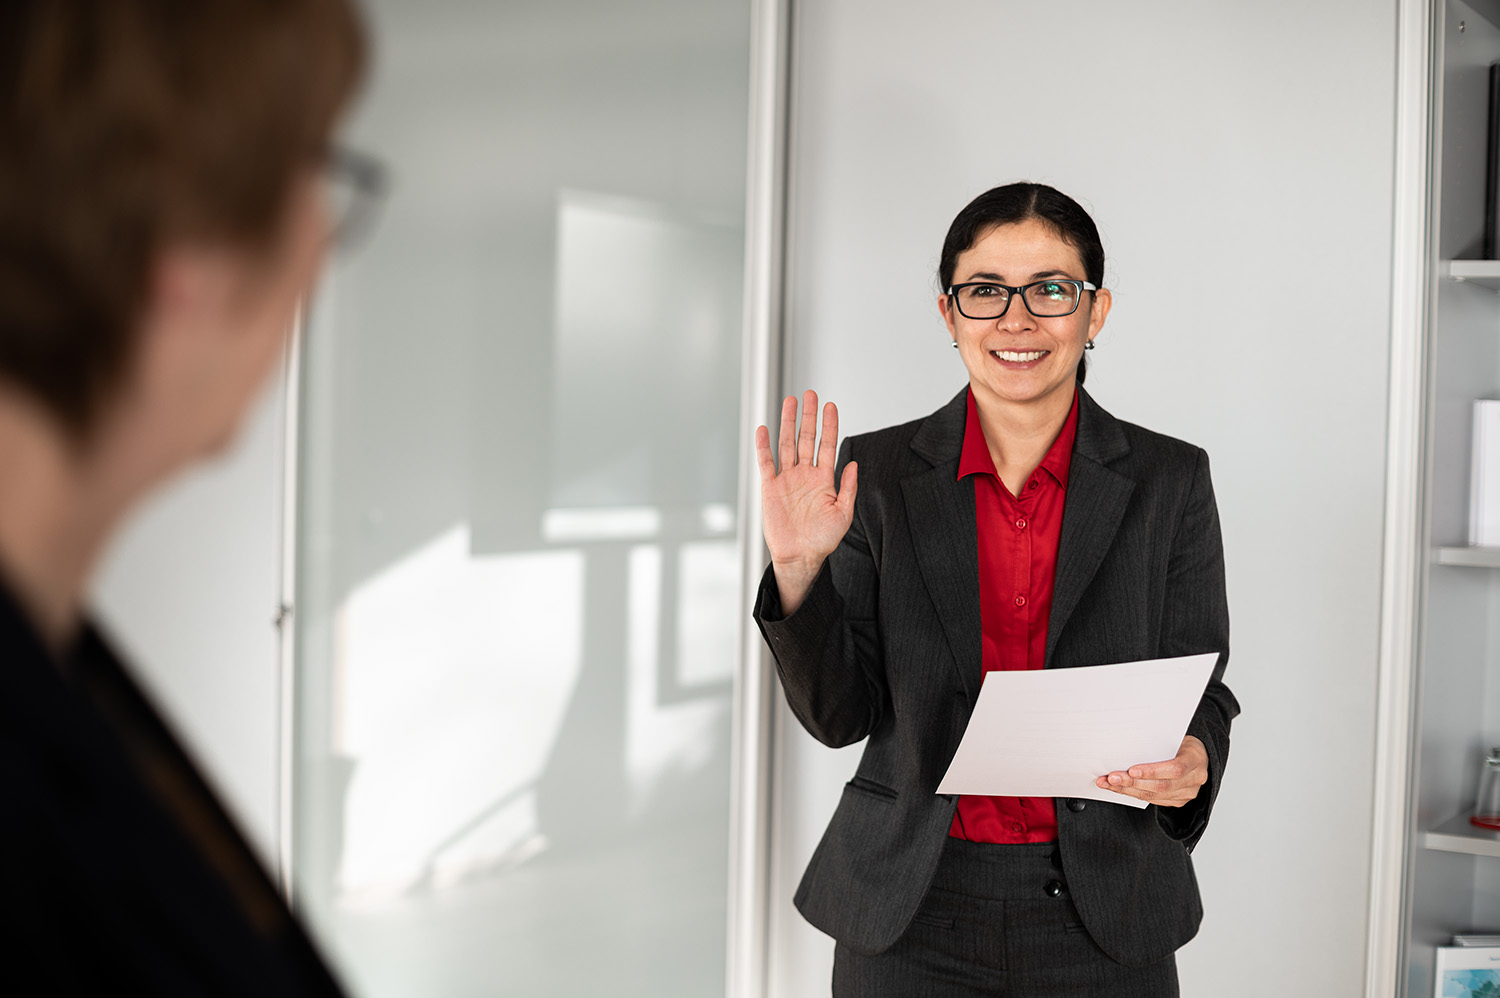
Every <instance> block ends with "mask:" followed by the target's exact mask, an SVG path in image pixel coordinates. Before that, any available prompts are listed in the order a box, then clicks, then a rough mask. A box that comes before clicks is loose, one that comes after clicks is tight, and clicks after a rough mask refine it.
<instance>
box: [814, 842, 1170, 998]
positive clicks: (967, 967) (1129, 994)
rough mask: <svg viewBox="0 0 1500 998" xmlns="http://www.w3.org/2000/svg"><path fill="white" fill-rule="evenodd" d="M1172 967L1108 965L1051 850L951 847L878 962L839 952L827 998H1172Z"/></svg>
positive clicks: (1045, 846) (1038, 846)
mask: <svg viewBox="0 0 1500 998" xmlns="http://www.w3.org/2000/svg"><path fill="white" fill-rule="evenodd" d="M1177 994H1178V991H1177V962H1176V959H1175V958H1174V957H1170V956H1169V957H1167V958H1166V959H1165V960H1162V961H1160V962H1158V963H1154V964H1151V965H1150V966H1146V967H1127V966H1125V965H1123V964H1120V963H1116V962H1115V961H1114V960H1112V959H1110V958H1109V957H1108V956H1106V955H1105V953H1104V952H1103V951H1102V950H1101V949H1099V947H1098V946H1096V945H1095V944H1094V940H1093V939H1092V938H1091V937H1090V936H1089V934H1088V930H1087V929H1085V928H1084V927H1083V923H1082V922H1081V921H1080V920H1079V918H1078V910H1077V909H1076V908H1074V907H1073V900H1072V897H1071V896H1070V895H1069V893H1068V881H1067V876H1066V875H1065V871H1064V869H1063V866H1062V862H1061V859H1060V857H1059V855H1058V851H1057V844H1056V843H1039V844H1034V845H992V844H988V843H983V842H965V841H963V840H962V839H949V840H948V844H947V846H945V847H944V849H943V857H942V859H941V860H940V862H939V863H938V870H937V875H936V876H935V877H934V878H933V882H932V887H931V889H930V890H928V892H927V897H926V898H925V899H923V901H922V906H921V907H920V908H918V909H917V913H916V916H915V917H914V918H913V919H912V923H911V926H910V927H909V928H908V929H907V930H906V934H905V935H903V936H902V937H901V938H900V939H898V940H897V941H896V944H895V945H894V946H892V947H891V948H890V949H888V950H886V951H885V952H883V953H878V954H876V955H874V956H864V955H862V954H859V953H856V952H854V951H853V950H851V949H849V948H848V947H847V946H845V945H843V944H842V943H840V944H839V945H838V946H837V947H836V948H835V950H834V957H833V995H834V998H926V996H931V998H939V996H941V998H970V996H972V998H981V996H985V998H1001V996H1003V998H1075V996H1076V998H1085V996H1088V998H1093V996H1095V995H1109V996H1110V998H1176V996H1177Z"/></svg>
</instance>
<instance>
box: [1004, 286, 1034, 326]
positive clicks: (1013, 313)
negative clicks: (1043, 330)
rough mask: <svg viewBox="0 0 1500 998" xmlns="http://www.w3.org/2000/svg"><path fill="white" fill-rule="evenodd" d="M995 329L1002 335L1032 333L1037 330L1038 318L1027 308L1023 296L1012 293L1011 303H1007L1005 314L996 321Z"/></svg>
mask: <svg viewBox="0 0 1500 998" xmlns="http://www.w3.org/2000/svg"><path fill="white" fill-rule="evenodd" d="M995 328H996V329H997V330H999V331H1000V332H1002V333H1025V332H1030V331H1031V330H1032V329H1035V328H1036V317H1035V316H1034V315H1032V314H1031V309H1029V308H1027V307H1026V302H1025V301H1024V300H1022V297H1021V295H1018V294H1016V293H1014V292H1012V293H1011V296H1010V301H1008V302H1006V308H1005V314H1004V315H1002V316H1000V318H998V319H996V320H995Z"/></svg>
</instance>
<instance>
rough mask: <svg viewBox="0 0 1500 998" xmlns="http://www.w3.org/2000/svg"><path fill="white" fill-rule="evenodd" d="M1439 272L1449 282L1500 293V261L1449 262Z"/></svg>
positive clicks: (1444, 263) (1445, 262)
mask: <svg viewBox="0 0 1500 998" xmlns="http://www.w3.org/2000/svg"><path fill="white" fill-rule="evenodd" d="M1439 272H1440V273H1441V274H1442V275H1443V276H1444V277H1447V278H1448V279H1449V280H1454V281H1463V282H1465V283H1466V284H1477V285H1479V286H1480V287H1482V288H1489V289H1490V290H1491V291H1500V260H1447V261H1444V262H1443V264H1442V267H1441V269H1440V271H1439Z"/></svg>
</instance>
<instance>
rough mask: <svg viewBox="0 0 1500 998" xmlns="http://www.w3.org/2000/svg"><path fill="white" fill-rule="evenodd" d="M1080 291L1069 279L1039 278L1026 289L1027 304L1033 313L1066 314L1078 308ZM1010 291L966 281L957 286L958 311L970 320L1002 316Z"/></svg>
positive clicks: (1039, 314) (991, 285)
mask: <svg viewBox="0 0 1500 998" xmlns="http://www.w3.org/2000/svg"><path fill="white" fill-rule="evenodd" d="M1082 293H1083V292H1082V291H1081V290H1080V289H1079V287H1078V285H1077V284H1074V283H1072V282H1070V281H1042V282H1040V283H1037V284H1032V285H1030V286H1028V287H1027V288H1026V292H1025V298H1026V307H1027V308H1028V309H1030V310H1031V314H1032V315H1036V316H1043V317H1045V316H1058V315H1069V314H1071V313H1072V312H1074V311H1076V310H1077V309H1078V299H1079V297H1080V295H1082ZM1009 302H1010V292H1009V291H1008V290H1006V289H1005V288H1003V287H1001V286H1000V285H998V284H969V285H966V286H964V287H961V288H959V289H958V310H959V311H960V312H962V313H963V314H964V315H966V316H968V317H969V318H971V319H994V318H998V317H999V316H1001V315H1003V314H1004V313H1005V310H1006V305H1007V304H1008V303H1009Z"/></svg>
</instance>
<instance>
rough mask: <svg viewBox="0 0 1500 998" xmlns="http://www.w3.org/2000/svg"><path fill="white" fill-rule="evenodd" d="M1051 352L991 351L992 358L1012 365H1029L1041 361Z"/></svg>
mask: <svg viewBox="0 0 1500 998" xmlns="http://www.w3.org/2000/svg"><path fill="white" fill-rule="evenodd" d="M1050 352H1051V351H1048V350H991V351H990V356H992V357H998V358H999V359H1001V360H1005V361H1009V362H1010V363H1012V364H1029V363H1031V362H1032V361H1034V360H1041V359H1042V358H1043V357H1045V356H1047V354H1048V353H1050Z"/></svg>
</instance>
